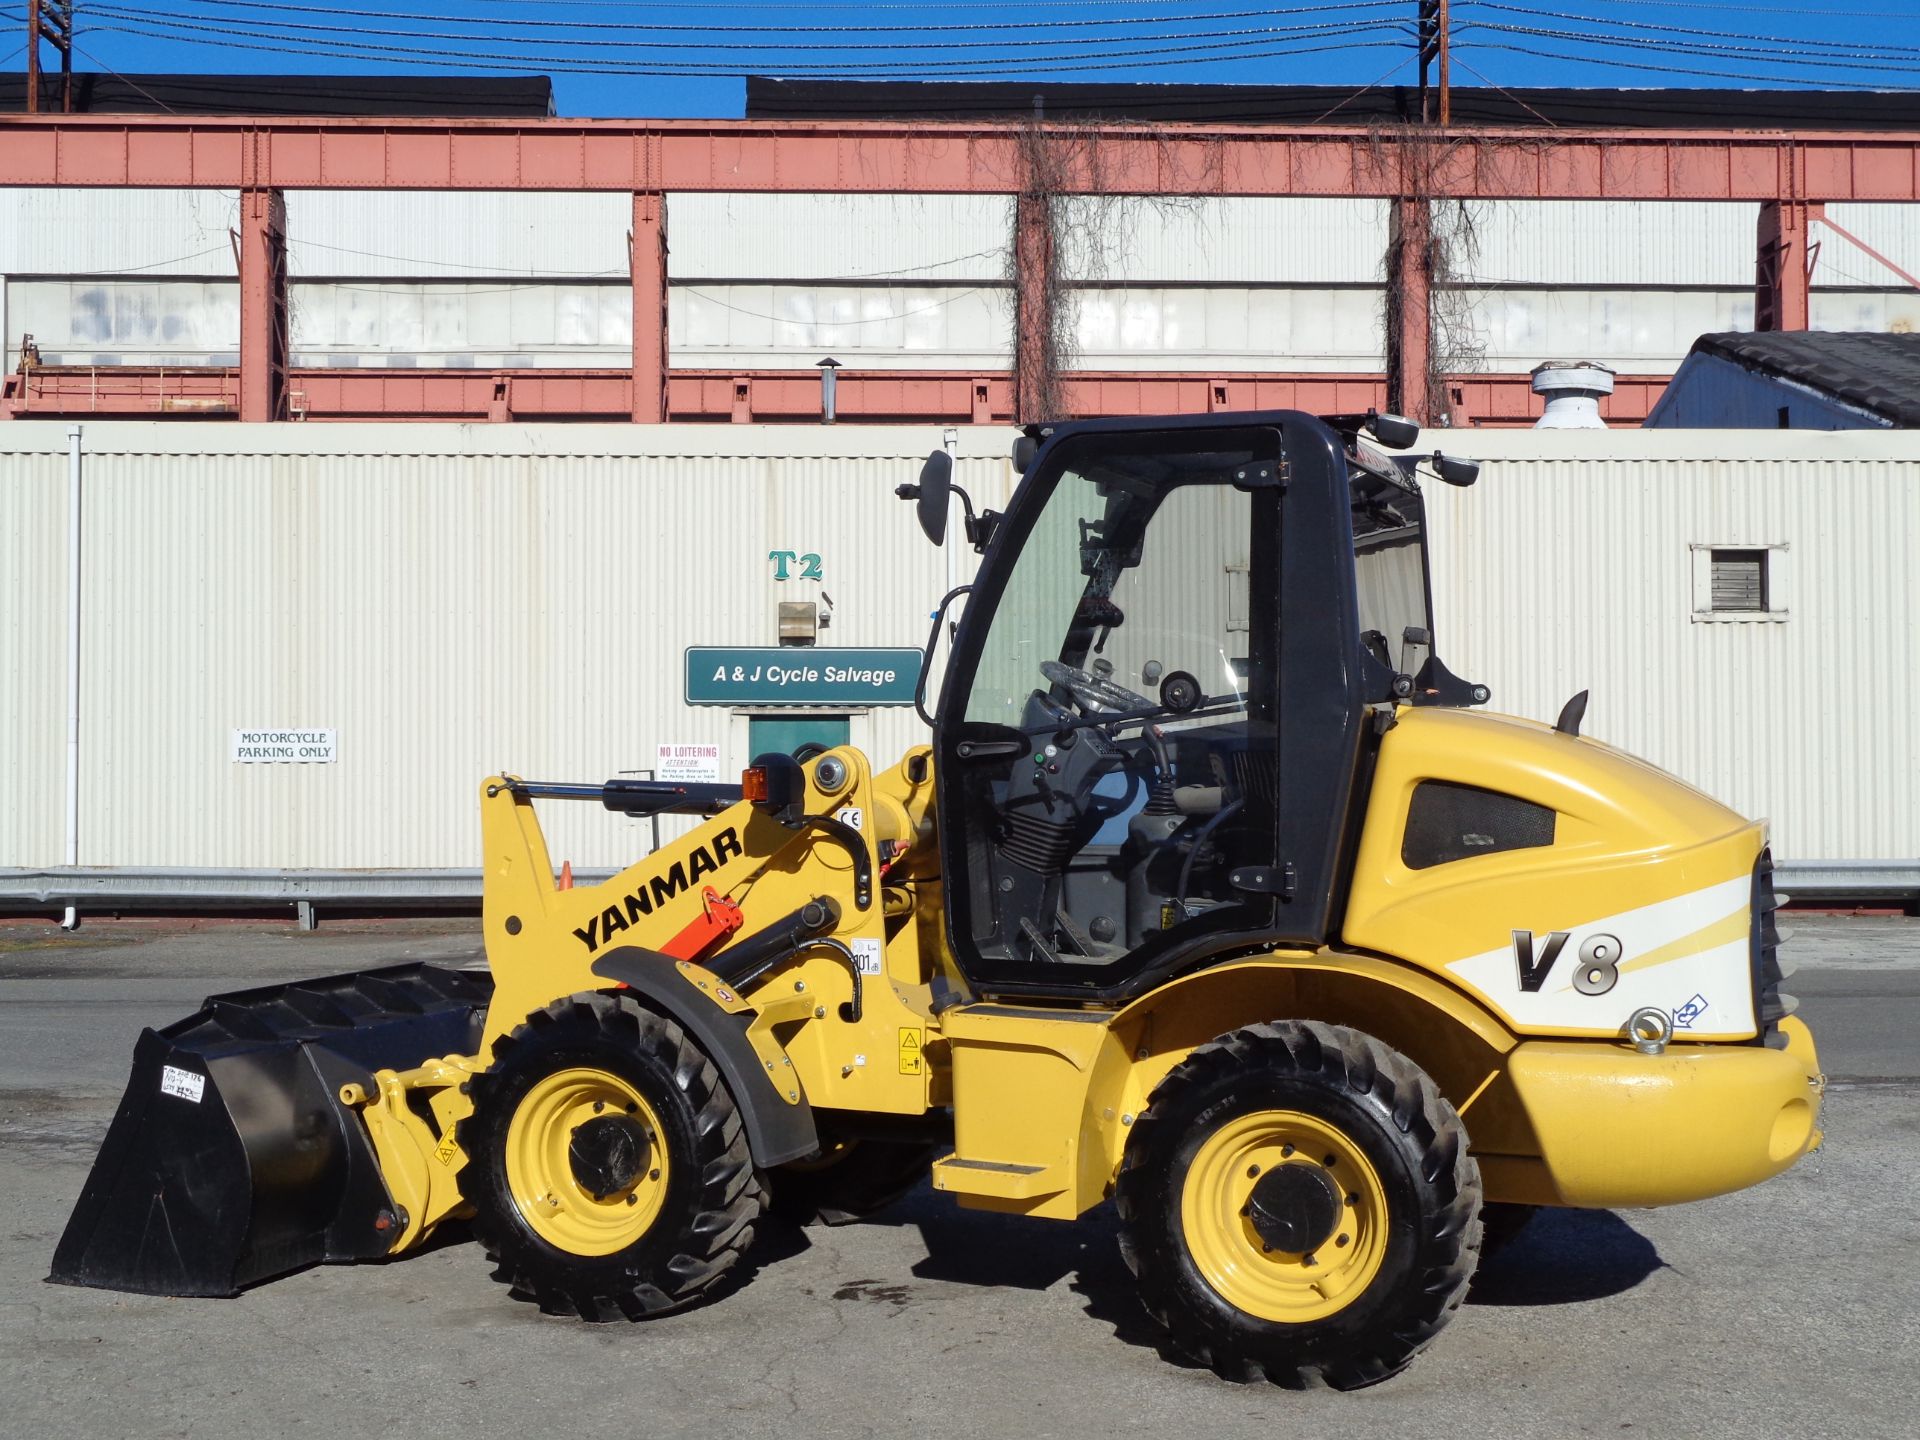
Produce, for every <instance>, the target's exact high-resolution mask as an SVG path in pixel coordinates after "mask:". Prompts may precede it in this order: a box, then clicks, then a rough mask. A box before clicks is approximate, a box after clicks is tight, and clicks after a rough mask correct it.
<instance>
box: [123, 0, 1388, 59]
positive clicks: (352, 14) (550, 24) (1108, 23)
mask: <svg viewBox="0 0 1920 1440" xmlns="http://www.w3.org/2000/svg"><path fill="white" fill-rule="evenodd" d="M191 3H192V4H193V5H195V6H196V7H199V8H202V9H214V8H217V9H244V10H267V11H271V12H272V13H273V14H274V15H276V16H283V15H288V14H300V15H329V16H344V17H349V18H360V19H372V20H387V21H417V22H422V23H441V24H459V23H470V24H473V25H477V26H479V27H480V28H481V30H482V32H483V33H484V34H487V35H495V34H496V33H497V31H498V30H499V29H500V28H501V27H503V26H504V27H508V28H512V29H518V30H590V31H594V32H597V33H599V34H601V35H604V34H606V33H607V32H609V31H629V30H638V31H645V32H648V33H652V34H694V35H706V36H711V35H713V34H714V32H715V30H716V29H717V28H722V27H716V26H715V25H711V24H707V25H679V24H652V23H633V22H619V21H601V20H534V19H520V18H514V19H504V18H503V19H500V20H498V21H493V20H473V21H469V20H468V18H467V17H462V16H458V15H432V14H422V13H417V12H408V11H396V10H349V9H344V8H341V7H338V6H330V5H275V4H271V3H268V0H191ZM1189 3H1191V0H1189ZM863 8H864V7H863ZM87 9H88V13H89V14H114V15H116V16H117V17H118V18H120V19H142V20H144V19H162V18H174V17H181V16H183V15H184V14H185V12H184V11H183V10H182V9H181V8H180V7H178V6H175V7H169V9H168V10H166V11H165V12H163V13H162V14H154V13H153V12H151V11H139V12H133V13H129V12H128V11H126V10H124V9H121V10H116V9H114V8H113V7H111V6H101V5H92V4H90V5H89V6H88V7H87ZM1387 9H1391V10H1394V11H1403V10H1404V9H1405V0H1351V3H1346V4H1334V5H1289V6H1267V7H1261V8H1259V9H1250V10H1212V11H1203V12H1201V13H1199V14H1191V15H1116V16H1109V17H1103V18H1100V19H1092V20H1088V19H1073V20H1050V19H1044V18H1037V17H1036V18H1035V19H1033V20H1031V21H1029V22H1028V23H1026V24H1025V25H1024V26H1023V27H1022V28H1023V29H1025V30H1056V29H1058V30H1066V29H1084V28H1091V27H1099V28H1107V29H1111V28H1112V27H1114V26H1116V25H1155V26H1157V25H1189V24H1198V23H1199V22H1201V21H1203V20H1259V19H1270V18H1273V17H1276V16H1282V15H1318V16H1320V17H1321V20H1320V22H1319V24H1320V27H1321V28H1326V27H1328V26H1331V25H1334V24H1345V23H1350V22H1346V21H1335V20H1333V19H1332V17H1331V16H1330V14H1329V12H1332V11H1347V10H1387ZM948 10H949V13H951V7H948ZM187 18H193V19H203V20H220V21H223V22H224V23H229V24H234V25H250V26H255V27H265V28H267V29H271V30H276V31H277V30H282V29H298V30H343V31H346V32H347V33H350V34H367V35H403V34H411V33H412V32H411V31H404V30H370V29H366V28H364V27H355V26H337V25H307V24H304V23H301V22H291V23H282V22H281V21H279V20H271V21H268V20H253V19H249V18H246V17H243V16H206V15H197V16H191V17H187ZM723 28H724V29H725V31H726V32H727V33H729V34H731V33H738V32H748V33H752V34H780V35H833V34H857V35H871V34H891V33H898V34H935V33H956V32H963V31H982V30H990V31H994V32H996V33H1005V31H1006V29H1007V26H1006V24H1005V23H1004V22H988V21H976V22H969V23H967V24H938V23H926V24H921V23H917V22H916V23H912V24H904V25H755V24H752V23H750V22H747V21H744V20H738V19H732V20H729V21H728V22H727V23H726V25H725V26H724V27H723ZM431 38H451V39H466V38H470V37H469V36H466V35H453V36H439V35H436V36H434V37H431ZM500 38H503V39H505V38H512V37H500ZM553 43H556V44H560V43H571V44H612V43H615V42H612V41H604V40H592V41H555V42H553ZM1089 43H1099V42H1098V41H1097V40H1094V41H1090V42H1089ZM723 48H734V49H739V48H745V47H740V46H732V47H723ZM862 48H876V47H862Z"/></svg>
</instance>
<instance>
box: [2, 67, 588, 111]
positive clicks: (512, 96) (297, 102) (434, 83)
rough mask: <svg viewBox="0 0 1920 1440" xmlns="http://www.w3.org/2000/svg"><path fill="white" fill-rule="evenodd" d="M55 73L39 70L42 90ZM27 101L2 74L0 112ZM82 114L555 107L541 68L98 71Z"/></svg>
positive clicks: (17, 83)
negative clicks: (474, 71) (487, 71)
mask: <svg viewBox="0 0 1920 1440" xmlns="http://www.w3.org/2000/svg"><path fill="white" fill-rule="evenodd" d="M58 83H59V82H58V77H57V76H56V77H50V78H43V79H42V81H41V86H42V93H43V97H44V94H45V91H46V90H47V89H49V88H54V89H55V97H54V106H55V108H56V109H58V108H59V98H58V93H57V86H58ZM26 108H27V77H26V76H25V75H24V74H12V75H4V74H0V114H8V113H19V112H22V111H24V110H25V109H26ZM73 108H74V112H75V113H76V114H82V115H89V114H91V115H160V114H167V115H412V116H421V117H432V118H435V119H451V118H454V117H485V116H500V117H514V118H524V117H528V116H532V117H544V116H548V115H551V114H553V81H552V80H550V79H548V78H547V77H546V76H545V75H536V76H524V77H523V76H479V75H112V74H109V75H100V74H94V73H91V72H89V73H85V74H80V73H76V74H75V75H74V77H73Z"/></svg>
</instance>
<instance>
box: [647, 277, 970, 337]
mask: <svg viewBox="0 0 1920 1440" xmlns="http://www.w3.org/2000/svg"><path fill="white" fill-rule="evenodd" d="M674 288H675V289H676V290H679V291H682V292H683V293H685V294H688V295H698V296H699V297H700V299H702V300H703V301H705V302H706V303H707V304H709V305H715V306H718V307H719V308H720V309H722V310H731V311H733V313H734V314H736V315H751V316H752V317H753V318H754V319H756V320H771V321H773V322H774V323H775V324H777V325H824V326H828V327H830V328H833V329H845V328H848V327H851V326H856V325H883V324H885V323H887V322H888V321H890V320H911V319H912V318H913V317H914V316H916V315H931V314H933V313H934V311H936V310H944V309H946V308H947V307H948V306H949V305H957V304H959V303H960V302H961V301H962V300H965V299H966V298H967V297H968V296H969V295H979V294H982V293H983V292H984V291H985V290H986V289H987V287H986V286H984V285H975V286H974V287H973V288H972V289H970V290H962V291H961V292H960V293H959V294H958V295H949V296H948V297H947V298H946V299H944V300H936V301H935V302H934V303H933V304H931V305H928V306H925V307H923V308H922V309H919V310H903V311H901V312H900V313H899V314H898V315H869V316H866V317H864V318H862V319H859V320H819V319H814V320H805V319H799V318H796V317H795V316H792V315H768V314H766V313H764V312H762V311H759V310H747V309H743V308H742V307H740V306H738V305H729V304H728V303H727V302H726V301H724V300H717V299H715V298H714V297H713V296H711V295H708V294H706V293H705V292H704V291H702V290H700V289H699V288H698V287H697V286H693V285H676V286H675V287H674Z"/></svg>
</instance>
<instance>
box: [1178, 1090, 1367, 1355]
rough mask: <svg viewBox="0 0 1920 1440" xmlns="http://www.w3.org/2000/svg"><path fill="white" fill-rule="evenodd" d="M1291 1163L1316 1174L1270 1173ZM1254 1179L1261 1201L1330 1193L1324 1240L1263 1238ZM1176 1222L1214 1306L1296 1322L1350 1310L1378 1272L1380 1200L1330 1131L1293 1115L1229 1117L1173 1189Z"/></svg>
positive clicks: (1360, 1160)
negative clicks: (1290, 1246)
mask: <svg viewBox="0 0 1920 1440" xmlns="http://www.w3.org/2000/svg"><path fill="white" fill-rule="evenodd" d="M1289 1165H1298V1166H1307V1167H1311V1168H1312V1170H1313V1171H1316V1172H1318V1173H1317V1174H1310V1173H1307V1172H1299V1173H1295V1174H1292V1175H1285V1176H1275V1175H1274V1172H1275V1170H1276V1168H1277V1167H1284V1166H1289ZM1262 1179H1267V1180H1268V1188H1267V1190H1266V1191H1264V1192H1262V1193H1263V1195H1272V1194H1274V1193H1278V1192H1279V1191H1284V1190H1286V1189H1288V1188H1291V1189H1293V1190H1295V1191H1299V1190H1301V1189H1305V1190H1307V1191H1308V1192H1310V1193H1313V1194H1318V1193H1320V1192H1322V1191H1324V1192H1326V1193H1327V1194H1329V1195H1330V1196H1331V1197H1332V1200H1331V1202H1330V1203H1331V1206H1332V1210H1331V1215H1332V1218H1331V1221H1330V1223H1329V1224H1328V1225H1327V1227H1326V1232H1325V1234H1324V1237H1322V1236H1317V1235H1316V1236H1314V1237H1312V1238H1313V1240H1314V1243H1313V1244H1311V1245H1309V1247H1308V1248H1306V1249H1303V1250H1287V1249H1283V1248H1278V1247H1276V1246H1273V1245H1270V1244H1269V1243H1268V1241H1267V1240H1266V1239H1263V1238H1262V1234H1261V1231H1260V1230H1259V1229H1256V1228H1255V1222H1256V1219H1260V1218H1262V1217H1260V1216H1257V1215H1256V1214H1255V1213H1254V1210H1253V1201H1254V1191H1255V1187H1256V1186H1258V1185H1259V1184H1260V1182H1261V1180H1262ZM1276 1180H1278V1181H1279V1182H1280V1184H1279V1186H1278V1187H1276V1185H1275V1181H1276ZM1322 1181H1330V1182H1331V1186H1330V1187H1329V1186H1327V1185H1324V1184H1322V1183H1321V1182H1322ZM1288 1182H1291V1186H1289V1184H1288ZM1180 1224H1181V1228H1182V1231H1183V1232H1184V1234H1185V1236H1186V1242H1187V1251H1188V1253H1189V1254H1190V1255H1191V1256H1192V1257H1193V1262H1194V1264H1195V1266H1196V1267H1198V1269H1199V1271H1200V1274H1201V1276H1202V1278H1204V1279H1205V1280H1206V1282H1207V1283H1208V1284H1209V1285H1211V1286H1212V1287H1213V1288H1214V1290H1215V1291H1216V1292H1217V1293H1218V1294H1219V1295H1220V1298H1221V1299H1223V1300H1225V1301H1226V1302H1227V1303H1228V1304H1229V1305H1232V1306H1233V1307H1234V1308H1235V1309H1237V1310H1242V1311H1245V1312H1246V1313H1247V1314H1249V1315H1253V1316H1256V1317H1258V1318H1259V1319H1262V1320H1272V1321H1276V1322H1279V1323H1282V1324H1304V1323H1306V1322H1309V1321H1314V1320H1323V1319H1325V1318H1326V1317H1327V1316H1329V1315H1332V1314H1334V1313H1336V1312H1337V1311H1339V1310H1342V1309H1344V1308H1345V1307H1346V1306H1348V1305H1350V1304H1352V1303H1353V1301H1354V1300H1356V1299H1358V1298H1359V1297H1360V1296H1361V1295H1362V1294H1363V1293H1365V1291H1366V1289H1367V1287H1368V1286H1369V1285H1370V1284H1372V1283H1373V1279H1374V1277H1375V1276H1376V1275H1378V1274H1379V1273H1380V1265H1381V1262H1382V1261H1383V1260H1384V1259H1385V1258H1386V1253H1387V1193H1386V1189H1385V1187H1384V1186H1382V1185H1381V1183H1380V1177H1379V1175H1378V1174H1377V1173H1376V1172H1375V1170H1374V1168H1373V1165H1372V1164H1371V1162H1369V1161H1368V1159H1367V1157H1366V1155H1365V1154H1364V1153H1363V1152H1362V1151H1361V1150H1360V1148H1359V1146H1357V1145H1356V1144H1355V1143H1354V1142H1353V1141H1352V1140H1351V1139H1350V1138H1348V1136H1347V1134H1346V1132H1344V1131H1343V1130H1341V1129H1340V1128H1339V1127H1338V1126H1336V1125H1332V1124H1329V1123H1328V1122H1327V1121H1325V1120H1322V1119H1320V1118H1319V1117H1317V1116H1314V1115H1307V1114H1303V1113H1301V1112H1300V1111H1297V1110H1260V1111H1256V1112H1254V1113H1253V1114H1251V1115H1242V1116H1240V1117H1239V1118H1237V1119H1234V1120H1229V1121H1228V1122H1227V1123H1226V1124H1225V1125H1223V1126H1221V1127H1220V1128H1219V1129H1218V1130H1216V1131H1214V1132H1213V1134H1211V1135H1209V1136H1208V1137H1207V1139H1206V1141H1205V1143H1204V1144H1202V1145H1201V1147H1200V1150H1199V1153H1198V1154H1196V1155H1195V1156H1194V1157H1193V1163H1192V1164H1191V1165H1189V1166H1188V1168H1187V1178H1186V1181H1185V1183H1184V1184H1183V1185H1182V1186H1181V1190H1180ZM1314 1228H1316V1229H1318V1228H1320V1227H1318V1226H1315V1227H1314ZM1269 1233H1271V1231H1270V1232H1269Z"/></svg>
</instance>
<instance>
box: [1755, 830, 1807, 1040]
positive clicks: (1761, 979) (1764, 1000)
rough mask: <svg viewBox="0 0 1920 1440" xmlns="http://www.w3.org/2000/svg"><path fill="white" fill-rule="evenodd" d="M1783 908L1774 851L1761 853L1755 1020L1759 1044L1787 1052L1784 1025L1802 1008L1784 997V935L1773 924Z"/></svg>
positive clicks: (1757, 876) (1757, 890)
mask: <svg viewBox="0 0 1920 1440" xmlns="http://www.w3.org/2000/svg"><path fill="white" fill-rule="evenodd" d="M1779 908H1780V896H1779V895H1778V894H1776V893H1775V892H1774V888H1773V850H1772V848H1771V847H1769V848H1767V849H1765V850H1762V851H1761V852H1760V858H1759V859H1758V860H1756V861H1755V862H1754V865H1753V926H1752V930H1751V935H1750V940H1749V944H1748V947H1747V948H1748V953H1749V955H1750V956H1751V959H1752V966H1753V1016H1754V1023H1755V1024H1756V1025H1758V1026H1759V1028H1760V1034H1759V1043H1761V1044H1763V1045H1767V1046H1771V1047H1772V1048H1773V1049H1776V1050H1779V1049H1784V1048H1785V1046H1786V1043H1787V1039H1786V1036H1784V1035H1782V1034H1781V1033H1780V1022H1781V1021H1782V1020H1784V1019H1785V1018H1786V1017H1787V1016H1789V1015H1791V1014H1792V1013H1793V1012H1794V1011H1795V1010H1796V1009H1798V1008H1799V1005H1800V1002H1799V1001H1798V1000H1796V999H1794V998H1793V996H1791V995H1787V994H1783V993H1782V992H1781V989H1780V982H1781V981H1782V980H1784V979H1785V978H1786V977H1785V976H1784V975H1783V974H1782V973H1781V970H1780V931H1779V930H1778V928H1776V927H1775V925H1774V923H1773V912H1774V911H1776V910H1778V909H1779Z"/></svg>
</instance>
